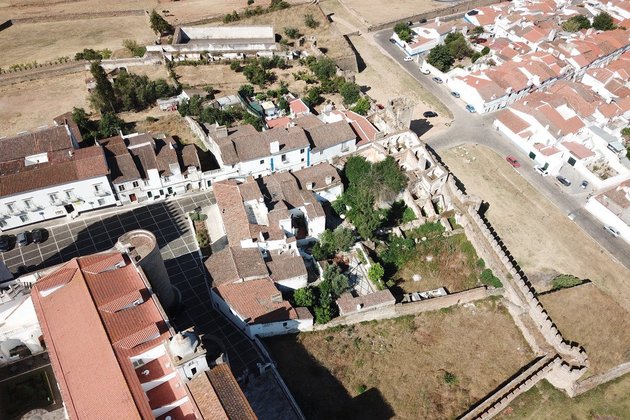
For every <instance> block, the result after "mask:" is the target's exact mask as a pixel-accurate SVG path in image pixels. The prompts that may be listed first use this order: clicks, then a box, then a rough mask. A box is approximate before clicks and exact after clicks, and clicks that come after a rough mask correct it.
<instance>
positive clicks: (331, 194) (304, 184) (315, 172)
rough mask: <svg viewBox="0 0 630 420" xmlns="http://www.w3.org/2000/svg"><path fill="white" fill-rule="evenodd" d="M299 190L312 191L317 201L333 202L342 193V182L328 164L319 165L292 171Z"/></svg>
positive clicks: (335, 170) (337, 173) (332, 167)
mask: <svg viewBox="0 0 630 420" xmlns="http://www.w3.org/2000/svg"><path fill="white" fill-rule="evenodd" d="M291 174H292V175H293V176H294V177H295V178H296V179H297V181H298V183H299V185H300V188H301V189H303V190H309V191H313V192H314V193H315V196H316V197H317V200H318V201H322V202H325V201H328V202H331V203H332V202H333V201H335V200H336V199H337V198H339V196H340V195H341V194H342V193H343V182H342V181H341V176H340V175H339V172H337V169H335V167H334V166H332V165H331V164H329V163H326V162H324V163H319V164H317V165H313V166H311V167H308V168H304V169H300V170H299V171H293V172H291Z"/></svg>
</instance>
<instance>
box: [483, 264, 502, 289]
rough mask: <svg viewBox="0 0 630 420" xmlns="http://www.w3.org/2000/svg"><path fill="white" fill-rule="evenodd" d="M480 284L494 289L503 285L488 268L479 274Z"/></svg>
mask: <svg viewBox="0 0 630 420" xmlns="http://www.w3.org/2000/svg"><path fill="white" fill-rule="evenodd" d="M481 282H482V283H483V284H485V285H486V286H492V287H496V288H500V287H503V283H501V280H499V279H498V278H497V277H496V276H495V275H494V274H493V273H492V270H490V269H489V268H486V269H485V270H483V271H482V272H481Z"/></svg>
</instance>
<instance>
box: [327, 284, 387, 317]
mask: <svg viewBox="0 0 630 420" xmlns="http://www.w3.org/2000/svg"><path fill="white" fill-rule="evenodd" d="M395 303H396V298H395V297H394V295H392V292H390V291H389V289H385V290H379V291H378V292H374V293H370V294H367V295H363V296H358V297H354V296H352V294H351V293H349V292H346V293H342V295H341V296H340V297H339V299H337V305H338V306H339V312H340V313H342V314H347V313H352V312H356V311H357V307H358V306H359V305H360V306H361V309H362V310H365V309H370V308H374V307H377V306H381V305H393V304H395Z"/></svg>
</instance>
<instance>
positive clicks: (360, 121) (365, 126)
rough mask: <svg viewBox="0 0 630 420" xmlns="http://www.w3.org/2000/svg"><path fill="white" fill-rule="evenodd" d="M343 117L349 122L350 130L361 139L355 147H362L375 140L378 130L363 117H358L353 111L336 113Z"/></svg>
mask: <svg viewBox="0 0 630 420" xmlns="http://www.w3.org/2000/svg"><path fill="white" fill-rule="evenodd" d="M336 112H337V113H339V114H341V115H343V116H344V117H345V118H346V120H347V121H349V122H350V126H351V127H352V130H353V131H354V132H355V134H356V135H357V136H359V138H360V139H361V140H360V141H359V142H358V143H357V145H358V146H362V145H364V144H367V143H369V142H371V141H374V140H375V139H376V135H377V134H378V130H377V129H376V127H374V126H373V125H372V123H370V122H369V121H368V119H367V118H365V117H364V116H363V115H359V114H357V113H356V112H353V111H336Z"/></svg>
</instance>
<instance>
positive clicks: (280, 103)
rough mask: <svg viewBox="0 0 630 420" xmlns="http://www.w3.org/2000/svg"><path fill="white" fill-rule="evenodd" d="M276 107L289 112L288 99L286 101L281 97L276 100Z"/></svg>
mask: <svg viewBox="0 0 630 420" xmlns="http://www.w3.org/2000/svg"><path fill="white" fill-rule="evenodd" d="M278 108H280V109H281V110H283V111H284V112H289V110H290V107H289V101H287V100H286V99H285V98H284V97H281V98H280V99H279V100H278Z"/></svg>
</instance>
